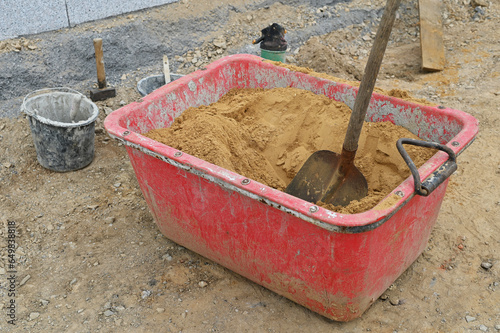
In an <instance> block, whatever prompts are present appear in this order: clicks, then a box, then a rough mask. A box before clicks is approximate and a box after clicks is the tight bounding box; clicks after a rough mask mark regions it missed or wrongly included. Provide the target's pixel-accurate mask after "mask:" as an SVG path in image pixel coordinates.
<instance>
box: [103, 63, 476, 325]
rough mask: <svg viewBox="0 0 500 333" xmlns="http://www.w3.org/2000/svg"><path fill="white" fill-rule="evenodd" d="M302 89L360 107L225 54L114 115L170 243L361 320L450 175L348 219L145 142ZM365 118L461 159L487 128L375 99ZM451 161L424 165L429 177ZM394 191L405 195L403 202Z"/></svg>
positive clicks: (399, 265)
mask: <svg viewBox="0 0 500 333" xmlns="http://www.w3.org/2000/svg"><path fill="white" fill-rule="evenodd" d="M288 86H291V87H296V88H301V89H306V90H310V91H312V92H314V93H317V94H324V95H326V96H328V97H330V98H332V99H335V100H339V101H342V102H344V103H346V104H347V105H349V106H350V107H352V106H353V104H354V100H355V96H356V92H357V88H354V87H351V86H349V85H345V84H341V83H336V82H333V81H329V80H325V79H320V78H316V77H312V76H309V75H307V74H304V73H300V72H294V71H291V70H289V69H287V68H284V67H279V66H275V65H273V64H271V63H269V62H263V61H262V58H260V57H256V56H251V55H234V56H228V57H225V58H223V59H220V60H218V61H216V62H214V63H212V64H211V65H209V66H207V67H206V69H203V70H200V71H197V72H195V73H192V74H190V75H187V76H185V77H182V78H180V79H178V80H176V81H174V82H172V83H170V84H168V85H166V86H164V87H162V88H160V89H158V90H156V91H155V92H153V93H152V94H150V95H148V96H146V97H144V99H143V101H142V102H140V103H132V104H130V105H127V106H125V107H123V108H121V109H119V110H116V111H115V112H113V113H111V114H110V115H109V116H108V117H107V118H106V120H105V123H104V125H105V128H106V130H107V131H108V132H109V134H110V135H111V136H112V137H114V138H116V139H118V140H120V141H122V142H123V143H124V144H125V145H126V147H127V152H128V154H129V157H130V160H131V163H132V165H133V167H134V170H135V173H136V176H137V179H138V181H139V184H140V187H141V190H142V193H143V194H144V197H145V199H146V201H147V204H148V206H149V208H150V210H151V212H152V213H153V215H154V218H155V221H156V223H157V225H158V227H159V229H160V230H161V232H162V233H163V234H164V235H165V236H166V237H168V238H169V239H171V240H173V241H175V242H177V243H178V244H181V245H182V246H185V247H187V248H189V249H191V250H193V251H195V252H197V253H199V254H201V255H203V256H205V257H207V258H210V259H211V260H214V261H216V262H218V263H219V264H221V265H223V266H225V267H227V268H229V269H231V270H233V271H235V272H237V273H239V274H241V275H243V276H245V277H247V278H248V279H250V280H252V281H254V282H256V283H258V284H260V285H263V286H265V287H266V288H269V289H270V290H273V291H274V292H276V293H278V294H280V295H283V296H285V297H287V298H289V299H291V300H293V301H295V302H297V303H299V304H301V305H303V306H305V307H307V308H309V309H311V310H313V311H315V312H318V313H320V314H322V315H324V316H326V317H328V318H331V319H334V320H339V321H348V320H351V319H354V318H356V317H359V316H360V315H361V314H362V313H363V312H364V311H365V310H366V309H367V308H368V307H369V306H370V305H371V304H372V303H373V302H374V301H375V300H376V299H377V298H378V297H379V296H380V295H381V294H382V293H383V292H384V291H385V290H386V289H387V288H388V287H389V286H390V285H391V284H392V283H393V282H394V281H395V280H396V279H397V277H398V276H399V275H400V274H401V273H402V272H403V271H404V270H405V269H406V268H407V267H408V266H409V265H410V264H411V263H412V262H413V261H414V260H415V259H416V258H417V257H418V256H419V255H420V253H421V252H422V251H423V249H424V248H425V246H426V244H427V241H428V238H429V234H430V232H431V229H432V227H433V226H434V223H435V222H436V218H437V215H438V213H439V209H440V206H441V202H442V200H443V197H444V194H445V191H446V186H447V183H448V180H445V181H444V182H443V183H442V184H441V185H440V186H438V187H437V189H436V190H435V191H434V192H432V194H430V195H429V196H427V197H423V196H418V195H415V193H414V182H413V178H411V177H409V178H408V179H407V180H405V181H404V182H403V183H402V184H400V185H399V186H398V187H397V188H395V189H394V190H393V192H392V193H391V194H390V195H388V197H386V198H385V199H384V200H383V201H382V202H381V204H380V205H379V206H377V207H383V208H380V209H379V208H377V207H375V208H373V209H371V210H369V211H367V212H364V213H361V214H352V215H344V214H339V213H336V212H333V211H329V210H327V209H324V208H321V207H317V206H315V205H314V204H312V203H309V202H307V201H304V200H301V199H298V198H296V197H293V196H291V195H288V194H286V193H284V192H281V191H278V190H275V189H272V188H270V187H268V186H266V185H263V184H261V183H258V182H256V181H254V180H251V179H246V178H245V177H244V176H241V175H239V174H236V173H234V172H231V171H229V170H226V169H223V168H221V167H218V166H216V165H213V164H211V163H208V162H206V161H203V160H200V159H198V158H196V157H193V156H191V155H188V154H186V153H183V152H181V151H178V150H176V149H174V148H171V147H169V146H166V145H164V144H161V143H159V142H156V141H154V140H152V139H149V138H146V137H144V136H142V135H141V133H145V132H147V131H149V130H151V129H154V128H161V127H168V126H170V125H171V124H172V122H173V121H174V119H175V118H176V117H178V116H179V115H180V114H181V113H182V112H183V111H184V110H185V109H187V108H188V107H192V106H193V107H196V106H200V105H202V104H205V105H207V104H210V103H213V102H216V101H217V100H218V99H219V98H220V97H221V96H222V95H224V94H225V93H227V92H228V91H229V90H230V89H232V88H235V87H237V88H255V87H261V88H273V87H288ZM367 120H369V121H373V122H377V121H391V122H393V123H395V124H397V125H400V126H403V127H405V128H407V129H409V130H410V131H411V132H413V133H414V134H416V135H418V136H419V137H420V138H422V139H425V140H431V141H436V142H439V143H442V144H446V145H447V146H448V147H450V148H451V149H452V150H453V151H454V152H455V153H457V154H459V153H460V152H461V151H463V150H464V149H465V148H466V147H467V146H468V145H469V144H471V142H472V141H473V139H474V137H475V135H476V133H477V130H478V122H477V120H476V119H475V118H473V117H472V116H470V115H468V114H466V113H464V112H462V111H458V110H452V109H449V108H441V107H429V106H423V105H418V104H414V103H410V102H406V101H403V100H400V99H397V98H392V97H387V96H382V95H378V94H374V95H373V97H372V101H371V104H370V107H369V109H368V113H367ZM447 159H448V155H447V154H446V153H443V152H438V153H436V154H435V155H434V156H433V157H432V158H431V159H430V160H428V161H427V162H426V163H425V164H424V165H423V166H422V167H421V168H420V169H419V174H420V177H421V179H426V178H428V177H430V176H432V173H433V172H435V171H436V170H437V169H438V168H440V166H441V165H443V164H444V163H445V162H446V161H447ZM394 194H395V195H397V196H398V198H399V199H397V200H396V201H394V198H395V196H394Z"/></svg>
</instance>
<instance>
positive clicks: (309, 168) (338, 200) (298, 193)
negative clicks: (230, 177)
mask: <svg viewBox="0 0 500 333" xmlns="http://www.w3.org/2000/svg"><path fill="white" fill-rule="evenodd" d="M400 2H401V0H388V1H387V4H386V7H385V10H384V14H383V16H382V20H381V21H380V26H379V28H378V31H377V35H376V36H375V41H374V43H373V46H372V50H371V52H370V56H369V58H368V62H367V64H366V67H365V74H364V75H363V79H362V80H361V85H360V86H359V90H358V94H357V96H356V101H355V102H354V108H353V110H352V113H351V118H350V119H349V125H348V127H347V133H346V136H345V139H344V145H343V147H342V152H341V154H340V155H339V154H336V153H334V152H332V151H329V150H320V151H317V152H315V153H313V154H312V155H311V156H310V157H309V158H308V159H307V160H306V162H305V163H304V165H303V166H302V168H300V170H299V172H298V173H297V175H295V177H294V178H293V179H292V182H291V183H290V184H289V185H288V186H287V188H286V189H285V192H286V193H288V194H291V195H293V196H295V197H298V198H300V199H303V200H306V201H309V202H313V203H316V202H318V201H321V202H323V203H326V204H333V205H335V206H346V205H348V204H349V203H350V202H351V201H352V200H359V199H362V198H364V197H365V196H366V194H367V193H368V184H367V182H366V179H365V177H364V176H363V174H362V173H361V172H360V171H359V170H358V169H357V168H356V166H355V165H354V157H355V156H356V151H357V150H358V141H359V136H360V134H361V128H362V127H363V122H364V119H365V115H366V111H367V109H368V105H369V104H370V99H371V95H372V92H373V88H374V87H375V81H376V80H377V74H378V72H379V70H380V65H381V63H382V58H383V57H384V52H385V48H386V46H387V42H388V41H389V36H390V34H391V30H392V26H393V24H394V19H395V18H396V10H397V9H398V7H399V4H400Z"/></svg>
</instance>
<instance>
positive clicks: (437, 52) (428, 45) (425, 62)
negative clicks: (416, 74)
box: [418, 0, 445, 71]
mask: <svg viewBox="0 0 500 333" xmlns="http://www.w3.org/2000/svg"><path fill="white" fill-rule="evenodd" d="M418 10H419V15H420V47H421V50H422V69H423V70H425V71H442V70H443V69H444V66H445V56H444V43H443V20H442V16H441V12H442V3H441V0H419V1H418Z"/></svg>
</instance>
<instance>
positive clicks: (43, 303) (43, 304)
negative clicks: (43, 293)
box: [40, 299, 49, 306]
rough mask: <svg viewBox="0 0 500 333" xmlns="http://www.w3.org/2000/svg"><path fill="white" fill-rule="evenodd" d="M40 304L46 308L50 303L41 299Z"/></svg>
mask: <svg viewBox="0 0 500 333" xmlns="http://www.w3.org/2000/svg"><path fill="white" fill-rule="evenodd" d="M40 303H41V304H42V306H46V305H47V304H49V301H47V300H45V299H41V300H40Z"/></svg>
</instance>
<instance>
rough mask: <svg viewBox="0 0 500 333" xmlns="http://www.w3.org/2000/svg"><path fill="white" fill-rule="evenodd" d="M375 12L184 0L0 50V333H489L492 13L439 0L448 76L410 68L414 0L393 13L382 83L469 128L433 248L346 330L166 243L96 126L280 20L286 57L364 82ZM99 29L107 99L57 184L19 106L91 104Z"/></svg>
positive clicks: (494, 260) (243, 49)
mask: <svg viewBox="0 0 500 333" xmlns="http://www.w3.org/2000/svg"><path fill="white" fill-rule="evenodd" d="M382 6H383V2H382V1H379V0H372V1H371V2H367V1H361V0H353V1H351V2H339V1H326V2H320V1H313V0H311V1H308V2H307V3H304V2H300V1H289V2H286V3H285V2H283V3H279V2H275V1H251V0H236V1H231V2H229V1H222V0H219V1H210V2H208V1H206V2H205V1H203V2H202V1H200V2H195V1H190V0H182V1H180V2H178V3H174V4H170V5H166V6H161V7H157V8H154V9H151V10H147V11H141V12H137V13H133V14H129V15H123V16H121V17H116V18H111V19H107V20H102V21H98V22H93V23H87V24H83V25H81V26H78V27H75V28H72V29H64V30H60V31H55V32H49V33H43V34H39V35H36V36H25V37H23V38H22V39H15V40H8V41H0V68H1V70H0V83H1V84H0V98H1V100H0V222H1V224H2V227H1V228H0V255H1V261H0V308H1V312H0V316H1V318H0V332H119V331H126V332H127V331H130V332H327V331H328V332H362V331H372V332H403V331H408V332H464V331H476V330H477V331H484V332H497V331H500V286H499V284H500V273H499V267H500V263H499V259H500V254H499V250H500V236H499V235H500V224H499V217H498V216H499V213H500V212H499V211H500V197H499V193H500V190H499V186H500V151H499V149H498V137H499V131H498V126H499V125H500V121H499V120H500V103H499V102H500V84H499V77H500V62H499V60H500V59H499V58H500V44H499V39H498V27H499V26H500V25H499V14H500V3H498V1H487V0H472V2H471V1H469V0H460V1H458V0H444V1H443V18H444V20H443V21H444V25H443V31H444V39H445V48H446V61H447V64H446V68H445V70H444V71H442V72H435V73H423V72H422V71H421V70H420V41H419V33H418V10H417V1H414V0H405V1H403V4H402V5H401V8H400V10H399V15H398V18H397V21H396V25H395V27H394V29H393V34H392V37H391V42H390V43H389V45H388V48H387V52H386V56H385V58H384V62H383V64H382V69H381V72H380V75H379V79H378V81H377V86H379V87H381V88H384V89H392V88H399V89H403V90H406V91H408V92H409V94H411V95H412V96H415V97H418V98H425V99H427V100H429V101H431V102H433V103H436V104H440V105H445V106H447V107H451V108H455V109H458V110H463V111H465V112H468V113H470V114H472V115H473V116H475V117H476V118H477V119H479V121H480V132H479V135H478V136H477V138H476V140H475V142H474V143H473V144H472V145H471V146H470V147H469V148H468V149H467V150H465V152H463V153H462V154H461V155H460V156H459V158H458V165H459V169H458V171H457V172H456V173H455V174H454V175H453V176H452V177H451V182H450V186H449V187H448V191H447V195H446V197H445V199H444V202H443V205H442V208H441V212H440V215H439V217H438V221H437V224H436V227H435V228H434V230H433V232H432V235H431V239H430V241H429V246H428V247H427V248H426V250H425V251H424V252H423V254H422V255H421V256H420V257H419V258H418V259H417V260H416V261H415V262H414V263H413V264H412V265H411V266H410V267H409V268H408V270H407V271H406V272H405V273H403V274H402V275H401V276H400V277H399V278H398V279H397V280H396V281H395V282H394V284H393V285H392V286H391V287H390V288H389V289H388V290H387V291H386V292H385V293H384V295H383V296H382V297H381V298H380V299H378V300H377V301H375V303H374V304H373V305H372V306H371V307H370V308H369V309H368V310H367V311H366V312H365V313H364V314H363V315H362V316H361V317H360V318H359V319H356V320H354V321H352V322H348V323H339V322H333V321H330V320H328V319H325V318H323V317H322V316H320V315H317V314H315V313H313V312H311V311H310V310H308V309H306V308H304V307H302V306H300V305H297V304H295V303H293V302H291V301H289V300H287V299H286V298H283V297H281V296H278V295H276V294H274V293H273V292H271V291H269V290H267V289H265V288H263V287H260V286H259V285H257V284H255V283H252V282H250V281H248V280H247V279H245V278H243V277H241V276H239V275H237V274H235V273H233V272H231V271H229V270H227V269H225V268H223V267H221V266H219V265H218V264H216V263H214V262H212V261H210V260H207V259H205V258H203V257H202V256H200V255H198V254H196V253H193V252H191V251H189V250H188V249H185V248H183V247H181V246H179V245H177V244H175V243H174V242H172V241H170V240H168V239H166V238H165V237H164V236H162V235H161V234H160V232H159V231H158V229H157V227H156V225H155V223H154V220H153V218H152V216H151V214H150V212H149V211H148V208H147V206H146V203H145V201H144V199H143V196H142V194H141V192H140V189H139V187H138V183H137V180H136V178H135V175H134V172H133V170H132V167H131V164H130V163H129V161H128V157H127V155H126V152H125V149H124V147H123V146H122V145H121V144H119V143H118V142H116V141H114V140H113V139H111V138H109V137H108V135H107V134H106V132H105V130H104V129H103V127H102V122H103V120H104V118H105V116H106V114H108V113H109V112H111V111H113V110H115V109H117V108H119V107H120V106H122V105H126V104H128V103H130V102H132V101H135V100H138V99H140V95H139V94H138V93H137V91H136V89H135V85H136V82H137V80H139V79H141V78H143V77H145V76H147V75H150V74H152V73H155V74H157V73H161V56H162V54H164V53H165V54H168V55H169V58H170V59H172V68H173V72H177V73H183V74H187V73H190V72H192V71H193V70H196V69H199V68H202V67H203V66H204V65H205V64H207V63H209V62H211V61H213V60H215V59H217V58H220V57H222V56H224V55H227V54H234V53H253V54H257V52H258V48H256V47H255V46H253V45H251V44H250V42H249V41H251V40H252V39H254V38H255V37H258V35H259V31H260V29H262V28H263V27H265V26H266V25H267V24H269V23H272V22H273V21H275V22H278V23H281V24H282V25H284V26H285V27H286V29H287V30H288V31H289V33H288V34H287V40H288V41H289V44H290V50H289V56H288V58H287V62H289V63H292V64H296V65H300V66H306V67H310V68H312V69H314V70H316V71H318V72H325V73H328V74H331V75H335V76H337V77H340V78H343V79H350V80H354V79H360V78H361V73H362V72H363V69H364V64H365V62H366V58H367V55H368V53H369V51H370V47H371V42H372V41H373V35H374V32H375V31H376V23H377V18H379V17H380V13H381V11H380V9H381V8H382ZM101 35H102V36H104V37H106V38H107V39H106V38H104V41H105V42H104V43H105V44H104V45H105V47H104V48H105V62H106V69H107V71H108V76H109V81H110V82H111V83H112V84H114V85H115V86H116V87H117V88H118V96H117V97H116V98H113V99H109V100H107V101H105V102H98V103H97V104H98V106H99V108H100V115H99V120H98V122H97V126H96V141H95V149H96V152H95V159H94V161H93V162H92V164H90V166H88V167H86V168H84V169H82V170H79V171H76V172H68V173H55V172H51V171H49V170H46V169H44V168H43V167H41V166H40V165H39V164H38V162H37V159H36V152H35V148H34V145H33V140H32V137H31V133H30V129H29V126H28V122H27V120H26V119H25V117H24V116H23V115H20V113H19V108H20V103H21V101H22V98H23V97H24V96H25V95H26V94H27V93H28V92H30V91H32V90H35V89H40V88H44V87H54V86H58V85H59V86H61V85H62V86H67V87H70V88H74V89H77V90H79V91H82V92H86V91H87V90H88V88H89V87H90V86H91V85H92V84H93V83H94V82H95V78H94V76H95V74H94V73H95V67H93V66H95V62H94V59H93V48H92V44H91V43H88V41H91V39H92V38H93V37H96V36H101ZM111 37H112V38H111ZM84 39H86V41H87V44H85V45H84V44H82V40H84ZM106 42H108V44H106ZM133 43H135V44H133ZM106 45H108V46H109V48H108V51H107V49H106ZM141 52H144V54H143V53H141ZM9 221H10V222H9ZM9 226H10V227H11V228H10V229H9ZM9 230H11V231H12V232H13V231H14V230H15V241H16V244H17V245H16V246H17V247H16V249H15V254H14V257H12V256H11V257H10V258H9V252H8V239H9V235H11V234H12V232H10V233H9ZM12 258H14V259H15V262H16V264H15V265H16V269H17V273H16V279H17V281H16V283H15V288H14V289H15V291H16V295H15V297H14V298H12V297H10V296H9V295H8V294H9V288H11V286H10V282H9V277H10V275H9V273H8V270H9V267H8V264H9V263H8V261H9V259H12ZM11 299H15V305H16V310H15V319H16V325H15V326H14V325H11V324H9V323H8V320H11V318H9V317H8V314H9V313H10V311H9V306H10V300H11Z"/></svg>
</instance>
